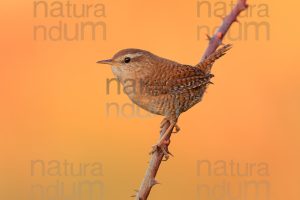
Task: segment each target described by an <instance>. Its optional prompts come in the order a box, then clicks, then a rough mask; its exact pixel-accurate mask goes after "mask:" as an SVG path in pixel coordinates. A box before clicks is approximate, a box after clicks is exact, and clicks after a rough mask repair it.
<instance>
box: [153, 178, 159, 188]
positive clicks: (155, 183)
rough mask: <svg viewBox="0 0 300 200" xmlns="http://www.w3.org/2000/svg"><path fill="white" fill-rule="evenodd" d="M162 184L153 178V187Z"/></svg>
mask: <svg viewBox="0 0 300 200" xmlns="http://www.w3.org/2000/svg"><path fill="white" fill-rule="evenodd" d="M157 184H160V183H159V182H158V181H157V180H155V179H152V181H151V187H153V186H154V185H157Z"/></svg>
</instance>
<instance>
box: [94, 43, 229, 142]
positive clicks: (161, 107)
mask: <svg viewBox="0 0 300 200" xmlns="http://www.w3.org/2000/svg"><path fill="white" fill-rule="evenodd" d="M230 48H231V45H230V44H228V45H224V46H223V47H221V48H220V49H218V50H217V51H215V52H214V53H213V54H211V55H210V56H209V57H207V58H206V59H204V60H203V61H201V62H200V63H198V64H197V65H196V66H191V65H184V64H180V63H177V62H174V61H172V60H168V59H165V58H162V57H159V56H157V55H154V54H153V53H150V52H148V51H145V50H141V49H124V50H121V51H119V52H118V53H116V54H115V55H114V56H113V58H112V59H108V60H102V61H98V62H97V63H99V64H108V65H111V68H112V72H113V74H114V75H115V76H116V78H117V79H118V80H119V81H120V83H121V84H122V85H123V86H124V88H126V89H127V90H124V91H125V93H126V94H127V95H128V97H129V98H130V99H131V101H132V102H133V103H135V104H137V105H138V106H140V107H141V108H143V109H145V110H147V111H149V112H151V113H153V114H157V115H162V116H165V118H164V120H163V121H162V124H161V127H162V126H163V125H164V124H165V123H166V122H169V123H170V126H169V128H168V130H167V131H166V132H165V134H164V135H163V136H162V137H161V139H160V141H159V142H158V143H157V145H155V147H156V148H157V147H161V146H162V144H163V143H164V142H166V141H165V139H166V138H167V136H168V135H169V134H171V133H172V130H173V128H174V127H175V129H176V131H177V132H178V131H179V127H178V126H177V125H176V123H177V119H178V117H179V115H180V114H181V113H183V112H185V111H187V110H189V109H190V108H191V107H193V106H194V105H195V104H197V103H199V102H200V101H201V99H202V97H203V94H204V93H205V91H206V89H207V87H208V85H209V84H210V83H211V78H212V77H213V75H212V74H211V68H212V65H213V63H214V62H215V60H217V59H218V58H220V57H221V56H223V55H224V54H225V53H226V51H228V50H229V49H230Z"/></svg>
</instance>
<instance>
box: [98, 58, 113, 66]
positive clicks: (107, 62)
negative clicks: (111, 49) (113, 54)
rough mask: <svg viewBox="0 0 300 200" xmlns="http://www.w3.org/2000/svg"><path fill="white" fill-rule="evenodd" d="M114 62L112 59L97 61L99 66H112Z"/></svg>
mask: <svg viewBox="0 0 300 200" xmlns="http://www.w3.org/2000/svg"><path fill="white" fill-rule="evenodd" d="M112 62H113V60H112V59H108V60H100V61H97V64H108V65H111V64H112Z"/></svg>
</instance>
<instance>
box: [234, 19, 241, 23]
mask: <svg viewBox="0 0 300 200" xmlns="http://www.w3.org/2000/svg"><path fill="white" fill-rule="evenodd" d="M233 22H236V23H238V24H241V22H240V21H239V20H238V19H237V18H235V20H234V21H233Z"/></svg>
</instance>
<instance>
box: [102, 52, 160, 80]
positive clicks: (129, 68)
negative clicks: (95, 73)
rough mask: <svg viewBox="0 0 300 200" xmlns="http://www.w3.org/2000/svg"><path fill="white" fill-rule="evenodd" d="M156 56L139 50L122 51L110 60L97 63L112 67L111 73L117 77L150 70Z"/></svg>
mask: <svg viewBox="0 0 300 200" xmlns="http://www.w3.org/2000/svg"><path fill="white" fill-rule="evenodd" d="M155 58H158V57H157V56H155V55H153V54H152V53H150V52H148V51H145V50H141V49H124V50H121V51H119V52H118V53H116V54H115V55H114V56H113V57H112V58H111V59H108V60H101V61H98V62H97V63H98V64H108V65H111V66H112V70H113V72H114V73H115V74H116V75H117V76H122V75H125V74H130V73H132V74H134V73H137V72H141V71H143V72H145V71H147V69H149V68H151V66H153V64H154V62H155V60H156V59H155Z"/></svg>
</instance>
